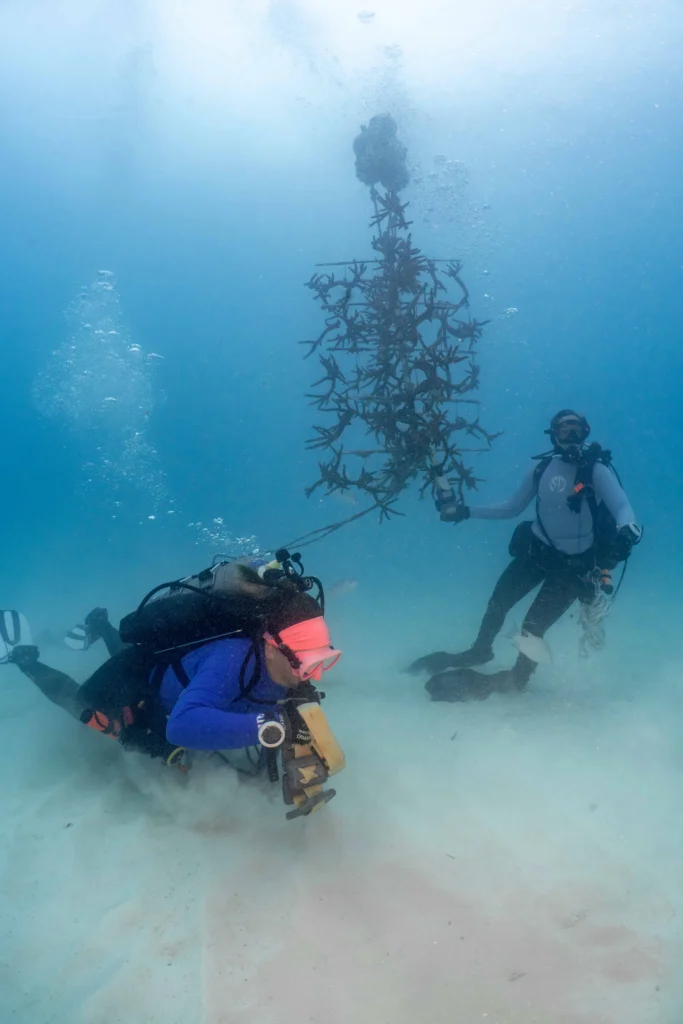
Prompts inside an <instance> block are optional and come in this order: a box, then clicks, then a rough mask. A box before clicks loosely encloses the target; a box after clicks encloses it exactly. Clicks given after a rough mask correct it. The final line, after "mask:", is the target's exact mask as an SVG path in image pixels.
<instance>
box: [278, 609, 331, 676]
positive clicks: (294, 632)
mask: <svg viewBox="0 0 683 1024" xmlns="http://www.w3.org/2000/svg"><path fill="white" fill-rule="evenodd" d="M264 639H265V641H266V643H269V644H271V645H272V646H273V647H277V648H279V649H280V650H281V651H282V652H283V654H285V655H286V656H287V657H289V654H293V655H294V658H295V659H296V661H297V662H298V665H294V664H292V669H293V671H294V674H295V675H296V676H298V678H299V679H301V681H302V682H304V683H305V682H307V681H308V680H309V679H314V680H315V681H316V682H319V681H320V680H321V679H322V677H323V672H327V670H328V669H330V668H332V666H333V665H336V664H337V662H338V661H339V659H340V658H341V656H342V652H341V651H337V650H335V648H334V647H332V645H331V643H330V632H329V630H328V628H327V623H326V622H325V620H324V618H323V617H322V615H319V616H317V617H316V618H315V619H306V620H305V622H297V623H295V624H294V625H293V626H287V628H286V629H283V630H281V631H280V633H278V640H279V641H280V643H278V640H276V639H275V637H274V636H272V635H271V634H270V633H266V634H265V636H264ZM288 652H289V654H288ZM290 661H291V659H290Z"/></svg>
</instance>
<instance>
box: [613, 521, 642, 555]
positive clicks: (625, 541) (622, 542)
mask: <svg viewBox="0 0 683 1024" xmlns="http://www.w3.org/2000/svg"><path fill="white" fill-rule="evenodd" d="M642 536H643V531H642V530H641V528H640V527H639V526H636V524H635V523H627V524H626V526H622V527H621V529H620V530H619V533H618V534H617V545H618V547H619V553H620V554H621V556H622V558H628V556H629V555H630V554H631V551H632V550H633V548H634V547H635V546H636V544H639V543H640V541H641V538H642Z"/></svg>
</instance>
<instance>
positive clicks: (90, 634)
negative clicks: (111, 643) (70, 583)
mask: <svg viewBox="0 0 683 1024" xmlns="http://www.w3.org/2000/svg"><path fill="white" fill-rule="evenodd" d="M108 625H109V613H108V611H107V609H106V608H93V610H92V611H91V612H88V614H87V615H86V617H85V619H84V626H85V634H86V637H87V639H88V643H89V644H92V643H94V642H95V640H99V639H100V637H101V636H102V629H103V627H104V626H108Z"/></svg>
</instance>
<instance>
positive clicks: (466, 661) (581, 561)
mask: <svg viewBox="0 0 683 1024" xmlns="http://www.w3.org/2000/svg"><path fill="white" fill-rule="evenodd" d="M578 470H579V466H578V465H577V463H576V462H570V461H565V460H564V459H563V457H562V455H561V454H559V453H558V454H556V455H553V457H552V458H551V459H550V460H549V462H548V465H547V466H546V468H545V469H544V470H543V472H542V474H541V476H540V479H539V478H538V477H537V472H538V463H537V462H533V463H532V464H531V465H530V467H529V469H528V471H527V473H526V474H525V476H524V479H523V481H522V483H521V486H520V487H519V488H518V490H517V491H516V492H515V493H514V494H513V495H512V497H510V498H509V499H508V500H507V501H504V502H501V503H500V504H497V505H485V506H472V507H470V508H469V509H468V516H469V518H472V519H512V518H514V517H516V516H518V515H519V514H520V513H521V512H523V511H524V509H526V508H527V507H528V506H529V505H530V504H531V502H532V501H533V500H534V498H536V501H537V504H536V519H535V521H534V522H533V523H521V524H520V525H519V526H518V527H517V530H516V531H515V534H514V535H513V540H512V542H511V544H510V554H511V555H512V556H513V560H512V562H510V564H509V565H508V566H507V568H506V569H505V570H504V572H503V573H502V575H501V577H500V579H499V580H498V582H497V583H496V586H495V588H494V591H493V594H492V595H491V598H490V600H489V603H488V606H487V608H486V612H485V614H484V618H483V620H482V623H481V626H480V629H479V633H478V635H477V639H476V640H475V642H474V644H473V646H472V648H471V649H470V650H469V651H464V652H462V653H461V654H458V655H449V654H446V653H445V652H437V653H435V654H434V655H427V656H426V657H425V658H422V659H418V661H417V662H415V663H414V666H413V667H414V668H415V669H420V668H427V669H428V670H429V671H432V672H436V673H437V675H435V676H434V677H433V679H431V680H430V681H429V683H427V690H428V691H429V692H430V694H431V696H432V699H434V700H454V699H455V700H461V699H469V698H470V697H475V698H477V699H483V698H484V697H487V696H488V695H489V693H491V692H492V691H493V690H495V689H497V688H499V689H502V690H505V689H511V688H516V689H521V688H523V687H524V686H525V684H526V683H527V681H528V679H529V677H530V676H531V674H532V672H533V671H534V669H535V668H536V663H535V662H534V661H531V659H529V658H527V657H526V656H525V655H523V654H521V653H520V655H519V657H518V659H517V662H516V664H515V666H514V668H513V669H512V671H511V672H500V673H496V674H494V675H492V676H491V675H489V676H481V675H479V674H477V673H472V672H470V674H469V675H466V676H465V675H462V674H461V675H458V672H460V673H463V672H467V671H469V670H470V668H471V667H472V666H477V665H483V664H485V663H486V662H488V661H491V660H492V658H493V651H492V644H493V641H494V639H495V638H496V636H497V635H498V633H499V632H500V630H501V628H502V626H503V623H504V621H505V617H506V615H507V614H508V612H509V611H510V610H511V609H512V608H513V607H514V606H515V605H516V604H517V603H518V602H519V601H521V600H522V598H524V597H526V596H527V594H529V593H531V591H532V590H533V589H534V588H535V587H537V586H538V585H539V584H541V588H540V590H539V592H538V594H537V595H536V597H535V598H534V600H533V602H532V604H531V607H530V608H529V611H528V612H527V615H526V617H525V619H524V622H523V624H522V629H524V630H526V631H527V632H529V633H532V634H533V635H534V636H538V637H542V636H543V635H544V634H545V632H546V630H547V629H548V628H549V627H550V626H552V625H553V624H554V623H555V622H557V620H558V619H559V618H560V617H561V616H562V615H563V614H564V613H565V612H566V611H567V610H568V609H569V608H570V607H571V605H572V604H573V603H574V601H575V600H577V598H579V599H580V598H582V597H584V596H585V597H586V598H589V597H590V596H592V593H593V590H592V586H591V585H590V584H589V583H588V582H587V574H588V573H590V572H591V571H592V570H593V569H594V568H595V547H594V542H595V537H594V533H593V516H592V513H591V510H590V507H589V504H588V501H587V500H582V501H581V503H580V507H579V510H578V512H575V511H573V510H572V509H571V508H570V507H569V506H568V504H567V498H568V497H569V496H570V495H572V493H573V491H574V485H575V483H576V478H577V473H578ZM592 485H593V488H594V493H595V499H596V501H597V503H598V505H599V504H600V503H601V502H604V504H605V506H606V507H607V509H608V510H609V512H610V513H611V514H612V516H613V517H614V519H615V521H616V526H617V529H618V530H619V529H621V528H622V527H625V526H628V525H629V524H631V523H634V522H635V513H634V511H633V509H632V507H631V504H630V502H629V500H628V498H627V497H626V494H625V493H624V491H623V489H622V487H621V485H620V484H619V481H618V480H617V478H616V476H615V474H614V473H613V472H612V471H611V470H610V469H609V468H608V467H607V466H605V465H603V464H602V463H600V462H596V463H595V465H594V467H593V470H592ZM604 567H606V568H611V567H612V566H604ZM444 670H446V671H444Z"/></svg>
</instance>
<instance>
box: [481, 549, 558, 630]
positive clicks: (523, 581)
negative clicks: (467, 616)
mask: <svg viewBox="0 0 683 1024" xmlns="http://www.w3.org/2000/svg"><path fill="white" fill-rule="evenodd" d="M544 576H545V569H544V568H543V566H541V565H539V564H538V563H537V562H535V561H532V560H531V559H528V558H514V559H513V560H512V561H511V562H510V564H509V565H508V567H507V568H506V569H505V570H504V571H503V573H502V575H501V576H500V579H499V580H498V582H497V583H496V585H495V587H494V590H493V593H492V594H491V598H490V600H489V603H488V607H487V608H486V611H485V613H484V618H483V619H482V622H481V626H480V627H479V634H478V636H477V639H476V640H475V641H474V646H473V648H472V650H490V649H491V647H492V645H493V641H494V640H495V638H496V637H497V636H498V634H499V633H500V631H501V629H502V628H503V623H504V622H505V616H506V615H507V614H508V612H509V611H511V609H512V608H514V606H515V605H516V604H517V603H518V602H519V601H521V600H522V598H523V597H526V595H527V594H530V593H531V591H532V590H533V589H534V587H537V586H538V584H539V583H540V582H541V581H542V580H543V578H544Z"/></svg>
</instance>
